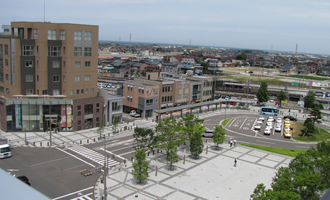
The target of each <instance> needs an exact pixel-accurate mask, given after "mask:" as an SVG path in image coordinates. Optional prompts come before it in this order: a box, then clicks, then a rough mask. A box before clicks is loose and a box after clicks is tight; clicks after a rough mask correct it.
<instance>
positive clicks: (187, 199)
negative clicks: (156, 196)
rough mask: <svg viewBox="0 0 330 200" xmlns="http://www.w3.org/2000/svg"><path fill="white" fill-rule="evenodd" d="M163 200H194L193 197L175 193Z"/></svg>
mask: <svg viewBox="0 0 330 200" xmlns="http://www.w3.org/2000/svg"><path fill="white" fill-rule="evenodd" d="M165 199H168V200H172V199H175V200H190V199H191V200H193V199H195V197H193V196H190V195H188V194H185V193H182V192H178V191H177V192H174V193H172V194H170V195H168V196H166V197H165Z"/></svg>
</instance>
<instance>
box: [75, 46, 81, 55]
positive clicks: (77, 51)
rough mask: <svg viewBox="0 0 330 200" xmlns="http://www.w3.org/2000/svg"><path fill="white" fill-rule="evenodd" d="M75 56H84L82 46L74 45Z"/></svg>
mask: <svg viewBox="0 0 330 200" xmlns="http://www.w3.org/2000/svg"><path fill="white" fill-rule="evenodd" d="M74 56H75V57H81V56H82V47H74Z"/></svg>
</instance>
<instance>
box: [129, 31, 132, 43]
mask: <svg viewBox="0 0 330 200" xmlns="http://www.w3.org/2000/svg"><path fill="white" fill-rule="evenodd" d="M131 36H132V34H131V33H129V44H130V45H131V41H132V40H131V39H132V37H131Z"/></svg>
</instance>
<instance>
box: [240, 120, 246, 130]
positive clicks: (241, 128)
mask: <svg viewBox="0 0 330 200" xmlns="http://www.w3.org/2000/svg"><path fill="white" fill-rule="evenodd" d="M246 120H247V118H245V120H244V121H243V123H242V125H241V127H239V128H240V129H242V126H243V125H244V123H245V121H246Z"/></svg>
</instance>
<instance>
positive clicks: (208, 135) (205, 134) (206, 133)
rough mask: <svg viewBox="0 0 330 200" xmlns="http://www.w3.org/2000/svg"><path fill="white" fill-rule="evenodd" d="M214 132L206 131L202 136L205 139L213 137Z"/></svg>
mask: <svg viewBox="0 0 330 200" xmlns="http://www.w3.org/2000/svg"><path fill="white" fill-rule="evenodd" d="M213 132H214V130H206V131H204V133H203V134H202V136H203V137H213Z"/></svg>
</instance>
